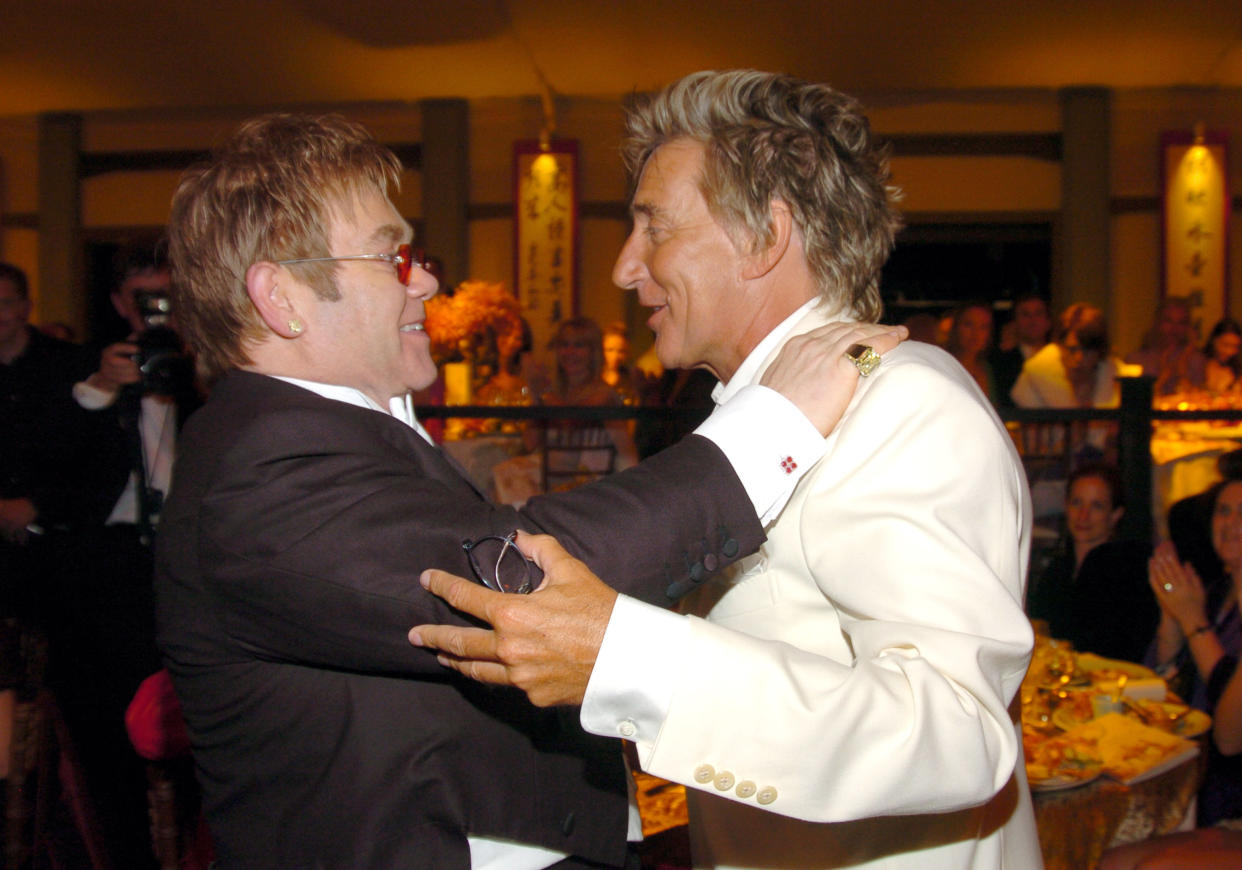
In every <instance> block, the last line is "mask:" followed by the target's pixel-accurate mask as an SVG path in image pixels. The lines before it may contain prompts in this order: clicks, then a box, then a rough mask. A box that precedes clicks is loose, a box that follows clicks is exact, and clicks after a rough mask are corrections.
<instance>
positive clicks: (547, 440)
mask: <svg viewBox="0 0 1242 870" xmlns="http://www.w3.org/2000/svg"><path fill="white" fill-rule="evenodd" d="M549 346H550V347H551V348H552V349H553V350H554V351H555V352H556V375H555V377H554V378H553V381H552V385H551V387H550V388H549V389H548V390H547V391H546V392H544V393H543V395H542V396H540V401H541V402H542V404H544V405H579V406H591V405H605V406H606V405H621V404H623V402H622V399H621V396H620V395H619V394H618V393H617V391H616V390H614V389H613V388H612V387H610V386H608V385H607V384H605V383H604V382H603V381H602V380H601V379H600V371H601V370H602V368H603V340H602V337H601V335H600V329H599V326H598V325H596V323H595V321H594V320H591V319H590V318H589V317H574V318H571V319H569V320H564V321H562V322H561V323H560V324H559V325H558V326H557V329H556V333H555V335H553V337H552V341H551V342H550V344H549ZM535 434H536V436H537V435H538V434H539V433H535ZM543 439H544V443H543V447H544V452H545V455H547V457H548V458H547V466H546V468H545V471H544V473H545V476H546V477H548V478H552V479H551V480H549V482H548V485H549V487H550V488H553V489H556V488H565V487H566V486H567V485H568V486H572V485H575V484H576V483H577V482H584V481H585V480H589V479H591V478H592V477H595V476H598V475H600V474H603V473H607V472H609V471H613V470H618V471H619V470H621V469H624V468H629V467H630V466H631V465H634V464H635V463H637V462H638V451H637V450H636V449H635V447H634V439H633V438H632V437H631V436H630V432H629V426H628V425H627V423H626V421H625V420H609V421H606V422H603V423H600V422H595V421H582V420H556V421H552V422H550V423H549V424H548V426H547V428H546V430H544V432H543ZM536 440H537V439H536ZM532 446H534V445H532ZM578 478H581V480H579V479H578Z"/></svg>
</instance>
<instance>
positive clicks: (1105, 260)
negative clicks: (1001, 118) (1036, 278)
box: [1052, 88, 1112, 313]
mask: <svg viewBox="0 0 1242 870" xmlns="http://www.w3.org/2000/svg"><path fill="white" fill-rule="evenodd" d="M1060 96H1061V143H1062V162H1061V221H1060V226H1059V227H1058V231H1057V233H1056V236H1055V238H1054V240H1053V280H1052V306H1053V310H1054V313H1055V312H1057V311H1060V310H1061V309H1063V308H1064V307H1065V306H1066V305H1068V304H1070V303H1071V302H1088V303H1090V304H1092V305H1095V306H1097V307H1098V308H1101V309H1103V310H1104V311H1105V312H1107V311H1108V310H1109V296H1110V285H1111V278H1112V268H1111V255H1112V247H1111V233H1110V229H1111V215H1110V212H1109V153H1110V149H1111V137H1110V112H1111V105H1112V97H1111V95H1110V93H1109V91H1108V90H1107V89H1105V88H1066V89H1065V90H1063V91H1061V95H1060Z"/></svg>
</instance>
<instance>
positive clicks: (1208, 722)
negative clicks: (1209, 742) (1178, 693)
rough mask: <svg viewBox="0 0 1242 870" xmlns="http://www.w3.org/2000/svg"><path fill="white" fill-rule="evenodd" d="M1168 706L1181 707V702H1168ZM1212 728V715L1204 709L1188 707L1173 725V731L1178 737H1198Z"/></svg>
mask: <svg viewBox="0 0 1242 870" xmlns="http://www.w3.org/2000/svg"><path fill="white" fill-rule="evenodd" d="M1165 706H1166V707H1177V708H1181V706H1182V705H1181V704H1166V705H1165ZM1211 729H1212V717H1211V716H1209V715H1208V714H1207V713H1204V712H1203V711H1202V710H1195V709H1193V708H1191V709H1188V710H1187V711H1186V712H1185V713H1182V714H1181V717H1180V718H1179V719H1178V720H1177V722H1176V723H1175V724H1174V725H1173V733H1174V734H1176V735H1177V736H1178V737H1198V736H1199V735H1200V734H1206V733H1207V732H1208V731H1210V730H1211Z"/></svg>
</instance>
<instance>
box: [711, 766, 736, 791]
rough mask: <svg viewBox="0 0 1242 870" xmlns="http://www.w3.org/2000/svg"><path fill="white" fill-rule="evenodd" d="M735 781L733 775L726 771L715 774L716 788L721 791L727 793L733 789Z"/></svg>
mask: <svg viewBox="0 0 1242 870" xmlns="http://www.w3.org/2000/svg"><path fill="white" fill-rule="evenodd" d="M735 781H736V779H735V778H734V776H733V774H732V773H730V772H729V771H727V770H722V771H720V773H718V774H716V788H718V789H720V790H721V791H728V790H729V789H731V788H733V783H734V782H735Z"/></svg>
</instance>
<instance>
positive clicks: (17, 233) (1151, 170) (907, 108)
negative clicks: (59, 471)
mask: <svg viewBox="0 0 1242 870" xmlns="http://www.w3.org/2000/svg"><path fill="white" fill-rule="evenodd" d="M864 103H865V104H866V105H867V106H868V107H869V108H868V111H869V114H870V116H871V118H872V123H873V126H874V128H875V129H876V130H877V132H879V133H880V134H881V135H901V134H977V133H1048V132H1057V131H1058V130H1059V128H1060V109H1059V103H1058V99H1057V95H1056V93H1055V92H1053V91H1048V90H1032V91H1014V92H990V93H961V94H951V93H943V92H941V93H936V94H917V93H916V94H903V95H892V94H879V95H869V96H864ZM556 107H557V118H556V120H557V131H556V135H557V136H558V137H562V138H571V139H577V140H578V141H579V145H580V158H581V200H582V201H583V202H585V203H591V204H613V205H619V204H621V203H622V202H623V200H624V198H625V194H626V179H625V176H624V173H623V172H622V169H621V165H620V160H619V157H618V153H617V144H618V140H619V138H620V133H621V112H620V101H619V100H615V99H611V98H601V99H594V98H567V97H566V98H558V99H557V101H556ZM339 109H340V110H341V111H343V112H344V113H345V114H347V115H348V116H350V117H354V118H357V119H358V120H361V121H363V122H364V123H366V124H367V125H368V126H370V127H371V128H372V129H373V130H374V131H375V132H376V135H377V136H378V137H379V138H381V139H382V140H384V141H393V142H417V141H419V139H420V137H421V118H420V113H419V110H418V106H417V104H415V103H409V104H404V103H385V104H366V105H350V106H344V107H339ZM470 112H471V118H470V124H471V130H470V142H469V143H468V147H469V157H470V167H471V178H470V202H471V206H472V208H475V209H476V210H479V211H480V212H481V213H482V214H483V215H485V216H484V217H480V218H478V219H476V220H474V221H473V222H472V223H471V227H470V245H471V255H470V272H471V274H472V275H473V276H474V277H478V278H484V279H489V280H501V281H504V282H506V283H511V281H512V271H513V249H512V244H513V242H512V224H511V221H509V220H508V219H507V218H506V217H503V216H502V217H497V216H496V215H497V214H498V213H499V214H501V215H503V214H504V213H505V211H504V210H505V209H506V208H508V206H509V203H510V201H511V197H512V145H513V142H514V141H515V140H518V139H532V138H535V137H537V135H538V133H539V129H540V127H541V125H542V123H543V111H542V106H541V103H540V101H539V100H538V99H535V98H533V97H532V98H521V99H487V100H477V101H473V102H472V103H471V104H470ZM247 114H250V113H249V112H244V111H224V110H215V111H212V112H199V111H193V110H167V111H155V110H152V111H147V112H128V113H101V114H88V115H86V116H85V117H84V122H83V147H84V149H85V150H86V151H88V152H91V151H122V150H127V149H151V148H156V149H195V150H198V149H203V150H206V149H208V148H210V147H211V146H212V144H214V143H216V142H218V141H219V140H220V139H221V138H222V137H223V136H224V135H227V133H228V132H229V131H230V130H231V129H233V127H235V126H236V124H237V123H238V121H239V120H240V119H241V118H243V117H245V116H246V115H247ZM1199 120H1202V121H1204V122H1205V123H1206V124H1207V126H1208V127H1209V128H1212V129H1224V130H1226V131H1227V133H1228V135H1229V138H1230V143H1231V145H1232V146H1233V149H1232V150H1233V159H1232V161H1231V164H1230V184H1231V190H1232V193H1233V195H1234V197H1235V198H1236V197H1237V196H1238V195H1239V194H1242V92H1239V91H1238V90H1236V89H1234V90H1186V89H1179V90H1169V89H1145V90H1133V91H1119V92H1115V93H1114V94H1113V104H1112V124H1111V127H1112V143H1111V149H1112V171H1111V177H1110V185H1111V195H1112V197H1113V198H1114V201H1116V202H1122V203H1123V204H1124V208H1122V209H1121V210H1119V211H1118V212H1116V213H1115V215H1114V218H1113V222H1112V240H1111V250H1112V264H1113V268H1112V274H1113V277H1112V281H1113V288H1112V300H1113V304H1112V311H1111V320H1112V324H1113V340H1114V345H1115V346H1116V347H1117V348H1118V349H1119V350H1122V351H1125V350H1129V349H1131V348H1133V347H1134V346H1135V345H1136V344H1137V343H1138V341H1139V339H1140V337H1141V335H1142V333H1143V331H1144V330H1145V329H1146V327H1147V325H1148V321H1149V319H1150V312H1151V310H1152V309H1153V307H1154V305H1155V301H1156V298H1157V296H1158V293H1159V275H1158V265H1159V250H1158V247H1159V223H1158V222H1159V214H1158V211H1155V210H1151V209H1149V208H1147V207H1146V206H1142V205H1141V204H1142V203H1143V202H1148V203H1151V202H1155V201H1156V198H1157V197H1158V195H1159V190H1158V185H1159V161H1158V156H1159V155H1158V144H1159V134H1160V131H1161V130H1165V129H1189V127H1190V126H1191V125H1192V124H1193V123H1194V122H1196V121H1199ZM37 134H38V125H37V119H36V118H34V117H10V118H0V214H3V215H10V216H11V215H15V214H17V215H34V214H35V212H36V210H37V207H38V199H37V193H38V191H37V189H36V184H37V178H38V167H37V154H38V147H37V146H38V142H37ZM432 171H434V169H433V170H432ZM893 171H894V182H895V183H896V184H897V185H898V186H900V187H901V188H903V189H904V191H905V200H904V202H903V203H902V207H903V209H904V210H905V211H906V212H907V213H909V214H911V215H914V216H916V217H919V218H924V219H935V218H936V215H938V214H946V215H948V214H952V215H966V216H975V217H977V218H978V219H981V220H986V219H988V218H999V219H1008V218H1011V217H1012V216H1015V215H1017V216H1021V215H1024V214H1034V215H1039V214H1045V215H1046V214H1055V212H1056V211H1057V210H1058V209H1059V205H1060V184H1061V178H1060V167H1059V165H1058V164H1057V163H1055V162H1052V161H1045V160H1038V159H1034V158H1023V157H970V156H965V157H899V158H896V159H895V160H894V161H893ZM420 182H421V176H420V174H419V173H406V176H405V178H404V180H403V190H402V193H401V194H400V196H399V197H398V200H397V201H398V206H399V208H400V209H401V211H402V213H403V214H405V215H407V216H408V217H411V218H414V219H419V218H421V217H423V216H422V215H421V214H420V209H421V205H420V200H421V189H420ZM175 183H176V173H174V172H144V173H115V174H111V175H106V176H99V177H95V178H91V179H89V180H87V181H86V182H85V183H84V185H83V199H82V205H83V216H84V221H85V225H86V227H87V228H88V229H107V228H119V227H130V226H144V225H145V226H152V225H159V224H161V223H162V222H163V221H164V220H165V218H166V215H167V204H168V199H169V197H170V196H171V193H172V190H173V187H174V185H175ZM1134 202H1138V203H1140V207H1139V210H1137V211H1136V210H1135V206H1134V204H1133V203H1134ZM1240 217H1242V216H1239V215H1237V214H1234V215H1233V216H1232V221H1231V248H1230V253H1231V258H1232V262H1233V263H1234V268H1233V269H1232V273H1231V278H1230V290H1229V297H1230V307H1231V309H1232V311H1233V313H1234V314H1235V315H1239V314H1242V260H1240V259H1239V258H1240V257H1242V220H1239V218H1240ZM627 230H628V227H627V223H626V221H625V219H624V218H621V217H617V218H603V217H589V218H584V219H583V220H582V223H581V231H582V240H583V250H582V257H581V262H580V281H581V288H582V289H581V293H580V308H581V310H582V311H583V313H585V314H588V315H590V316H592V317H595V318H596V319H598V320H599V321H600V322H601V323H603V322H607V321H610V320H615V319H622V318H623V317H624V315H625V311H626V300H625V297H624V295H623V294H622V293H621V292H620V291H617V290H616V289H615V288H613V286H612V283H611V280H610V278H609V273H610V271H611V267H612V261H613V258H614V257H615V255H616V252H617V250H618V249H619V247H620V245H621V242H622V240H623V239H624V236H625V233H626V232H627ZM37 246H38V233H37V231H36V230H32V229H25V228H21V227H13V226H6V227H4V228H3V230H0V257H4V258H6V259H9V260H12V261H14V262H16V263H18V264H19V265H21V266H23V267H24V268H26V269H27V270H28V271H30V273H31V277H32V280H33V283H34V287H35V293H36V299H37V294H38V275H37V269H36V262H37V256H36V254H37ZM37 314H38V305H37V302H36V316H37ZM641 342H642V337H639V338H638V341H637V342H636V343H641Z"/></svg>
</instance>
